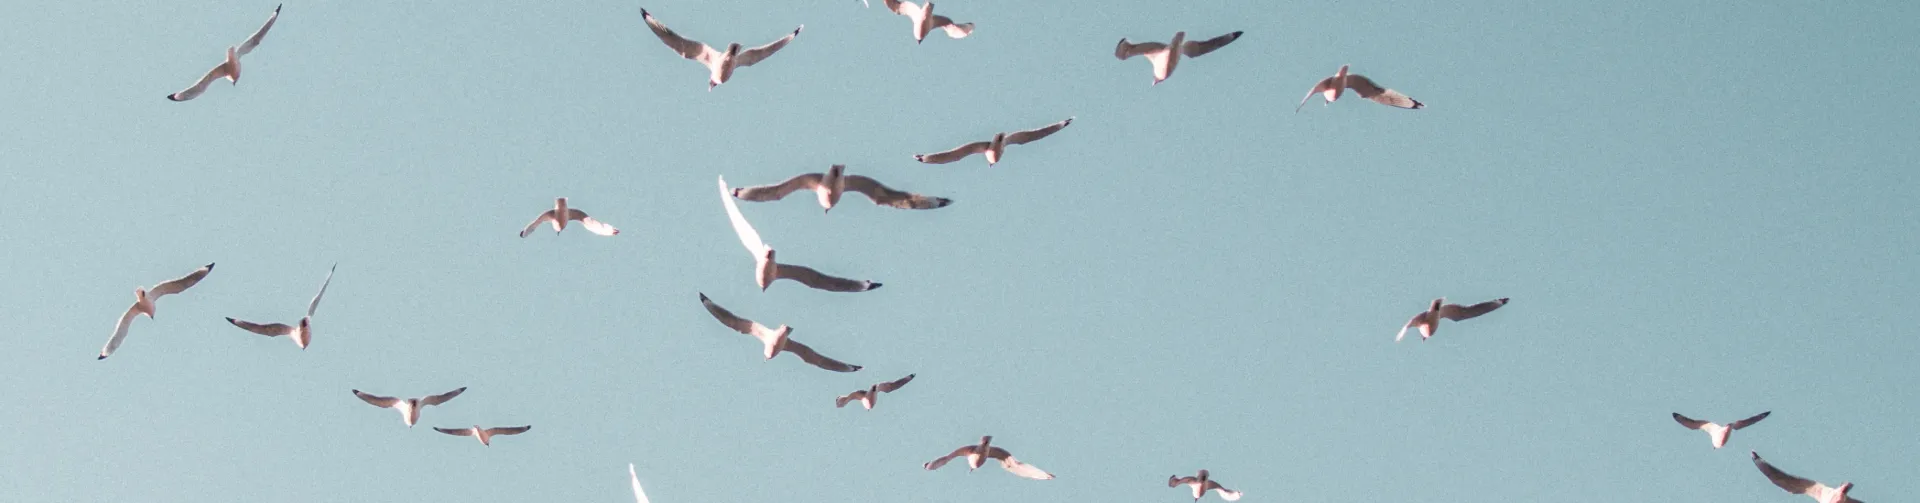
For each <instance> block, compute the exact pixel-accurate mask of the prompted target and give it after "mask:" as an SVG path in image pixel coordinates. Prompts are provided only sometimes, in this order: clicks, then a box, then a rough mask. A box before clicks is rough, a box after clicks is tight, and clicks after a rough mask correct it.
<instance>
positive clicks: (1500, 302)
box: [1393, 297, 1507, 342]
mask: <svg viewBox="0 0 1920 503" xmlns="http://www.w3.org/2000/svg"><path fill="white" fill-rule="evenodd" d="M1446 301H1447V298H1446V297H1441V298H1438V299H1433V304H1432V305H1430V306H1428V307H1427V310H1426V311H1422V312H1420V314H1416V315H1413V319H1411V320H1407V324H1406V325H1405V326H1402V327H1400V334H1399V335H1395V336H1393V342H1400V339H1402V338H1405V337H1406V336H1407V329H1409V328H1413V327H1420V340H1422V341H1424V340H1427V338H1428V337H1433V332H1434V331H1436V330H1439V329H1440V319H1441V318H1446V319H1449V320H1453V321H1464V320H1467V319H1470V318H1473V317H1475V316H1479V315H1483V314H1487V313H1488V312H1490V311H1493V310H1495V309H1499V308H1500V306H1504V305H1507V299H1506V297H1501V298H1498V299H1494V300H1489V301H1486V302H1481V303H1479V304H1474V305H1471V306H1461V305H1459V304H1444V303H1445V302H1446Z"/></svg>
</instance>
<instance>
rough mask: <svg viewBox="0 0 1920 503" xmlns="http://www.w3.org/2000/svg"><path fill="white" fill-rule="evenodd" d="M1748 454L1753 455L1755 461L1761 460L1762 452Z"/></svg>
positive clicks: (1749, 452)
mask: <svg viewBox="0 0 1920 503" xmlns="http://www.w3.org/2000/svg"><path fill="white" fill-rule="evenodd" d="M1747 454H1750V455H1752V456H1753V460H1754V461H1759V460H1760V451H1747Z"/></svg>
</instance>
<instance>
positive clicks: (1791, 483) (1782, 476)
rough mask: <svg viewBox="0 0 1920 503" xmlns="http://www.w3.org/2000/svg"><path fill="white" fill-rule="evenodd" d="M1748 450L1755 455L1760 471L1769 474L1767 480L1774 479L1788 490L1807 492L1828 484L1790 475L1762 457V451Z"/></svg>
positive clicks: (1754, 459)
mask: <svg viewBox="0 0 1920 503" xmlns="http://www.w3.org/2000/svg"><path fill="white" fill-rule="evenodd" d="M1748 452H1749V453H1750V454H1752V455H1753V466H1754V467H1757V468H1759V469H1760V473H1762V474H1765V475H1766V476H1767V480H1769V481H1772V482H1773V485H1775V486H1779V487H1780V488H1781V489H1785V490H1786V491H1787V492H1790V493H1794V494H1807V491H1809V490H1811V489H1813V488H1814V487H1815V486H1819V487H1821V488H1825V487H1826V486H1822V485H1820V483H1819V482H1814V481H1811V480H1807V479H1803V478H1800V477H1795V476H1793V475H1788V474H1787V472H1783V471H1780V469H1779V468H1774V467H1773V464H1772V463H1768V462H1767V460H1764V459H1760V453H1758V452H1753V451H1748Z"/></svg>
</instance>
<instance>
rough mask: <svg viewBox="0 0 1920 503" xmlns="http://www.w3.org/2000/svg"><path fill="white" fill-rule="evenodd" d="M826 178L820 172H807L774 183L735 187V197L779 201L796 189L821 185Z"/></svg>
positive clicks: (757, 200)
mask: <svg viewBox="0 0 1920 503" xmlns="http://www.w3.org/2000/svg"><path fill="white" fill-rule="evenodd" d="M824 178H826V176H825V175H822V174H819V173H807V174H804V175H799V176H795V177H793V178H788V179H787V180H786V181H783V182H780V183H777V184H773V185H760V186H756V187H739V188H735V189H733V197H738V198H740V199H743V200H747V201H754V202H765V201H778V200H780V199H781V198H784V197H787V195H788V194H792V193H793V192H794V191H796V190H806V189H812V188H814V187H819V186H820V180H821V179H824Z"/></svg>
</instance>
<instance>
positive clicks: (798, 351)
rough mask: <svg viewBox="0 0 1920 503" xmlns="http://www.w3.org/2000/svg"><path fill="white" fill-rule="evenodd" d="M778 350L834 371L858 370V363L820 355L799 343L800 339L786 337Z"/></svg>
mask: <svg viewBox="0 0 1920 503" xmlns="http://www.w3.org/2000/svg"><path fill="white" fill-rule="evenodd" d="M780 350H781V351H786V352H788V353H793V355H794V356H798V357H800V361H804V362H807V363H809V364H812V365H813V366H815V367H820V368H823V369H827V370H831V371H834V372H853V371H857V370H860V366H859V365H851V364H848V363H846V362H843V361H840V360H835V359H832V358H828V357H825V356H822V355H821V354H820V353H819V352H817V351H814V350H813V348H811V347H807V345H806V344H801V343H800V341H796V340H793V339H787V344H786V345H785V346H781V348H780Z"/></svg>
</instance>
